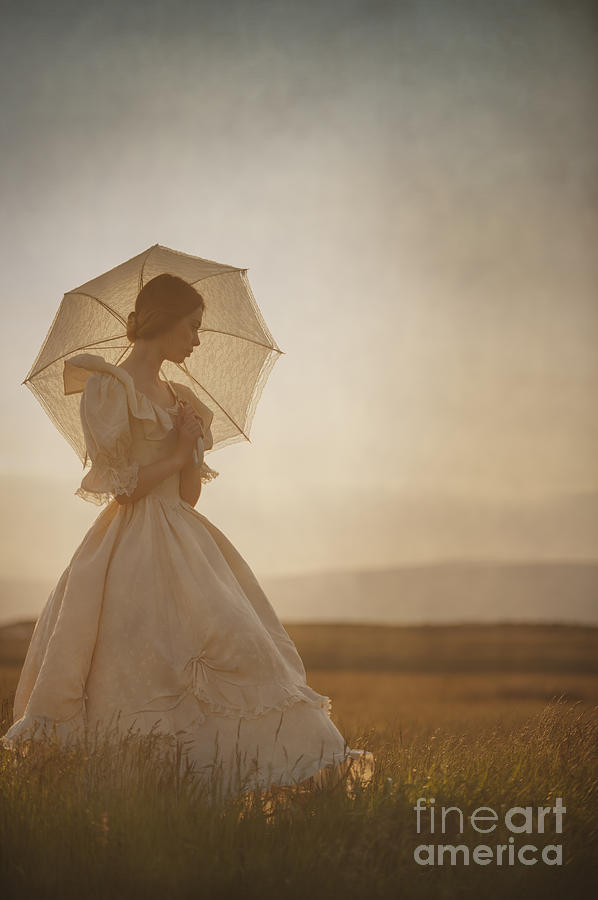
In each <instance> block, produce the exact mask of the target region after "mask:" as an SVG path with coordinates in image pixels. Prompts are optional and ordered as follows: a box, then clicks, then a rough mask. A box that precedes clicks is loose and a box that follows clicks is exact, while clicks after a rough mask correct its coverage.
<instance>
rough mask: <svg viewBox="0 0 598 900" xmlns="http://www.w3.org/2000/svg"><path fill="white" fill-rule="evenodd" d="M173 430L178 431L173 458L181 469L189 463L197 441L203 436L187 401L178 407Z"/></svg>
mask: <svg viewBox="0 0 598 900" xmlns="http://www.w3.org/2000/svg"><path fill="white" fill-rule="evenodd" d="M175 428H176V429H177V431H178V440H177V444H176V447H175V448H174V453H173V456H174V457H175V458H176V459H177V461H178V462H179V463H180V465H181V468H182V467H183V466H185V465H187V463H188V462H190V461H191V459H192V457H193V451H194V449H195V446H196V443H197V439H198V438H199V437H203V436H204V431H203V425H202V421H201V419H200V417H199V416H198V415H197V413H196V412H195V410H194V409H193V407H192V406H191V404H190V403H189V402H188V401H187V400H185V401H183V404H182V406H179V410H178V412H177V415H176V419H175Z"/></svg>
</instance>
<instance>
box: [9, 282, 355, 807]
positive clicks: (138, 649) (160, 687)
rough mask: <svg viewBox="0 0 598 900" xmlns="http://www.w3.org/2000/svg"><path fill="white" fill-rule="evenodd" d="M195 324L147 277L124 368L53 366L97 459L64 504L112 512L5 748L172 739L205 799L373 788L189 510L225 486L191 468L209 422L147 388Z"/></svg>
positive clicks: (45, 645)
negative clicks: (326, 785)
mask: <svg viewBox="0 0 598 900" xmlns="http://www.w3.org/2000/svg"><path fill="white" fill-rule="evenodd" d="M203 311H204V300H203V298H202V296H201V295H200V294H199V293H198V292H197V291H196V290H195V289H194V288H193V287H192V286H191V285H189V284H187V282H185V281H184V280H183V279H180V278H178V277H176V276H173V275H168V274H163V275H158V276H157V277H156V278H154V279H152V280H151V281H149V282H148V283H147V284H146V285H145V286H144V287H143V288H142V290H141V291H140V293H139V295H138V297H137V300H136V303H135V311H134V312H132V313H131V314H130V316H129V320H128V323H127V336H128V338H129V340H130V341H132V342H133V349H132V351H131V353H130V354H129V356H128V357H127V358H126V359H125V361H124V362H123V363H122V364H120V365H113V364H112V363H109V362H107V361H106V360H105V359H104V358H103V357H102V356H100V355H96V354H90V353H81V354H78V355H76V356H72V357H70V359H68V360H67V361H66V363H65V386H66V384H67V382H68V381H69V378H68V377H67V376H68V375H69V373H71V375H72V374H73V373H75V376H76V377H74V383H77V384H78V385H79V388H78V389H79V390H80V389H81V385H83V388H82V397H81V402H80V414H81V422H82V426H83V432H84V435H85V442H86V447H87V452H88V455H89V458H90V460H91V468H90V469H89V471H88V472H87V474H86V475H85V476H84V478H83V480H82V482H81V486H80V487H79V488H78V489H77V491H76V493H77V494H78V495H79V496H81V497H82V498H84V499H85V500H88V501H91V502H94V503H97V504H100V505H101V504H105V503H107V504H108V505H107V506H106V508H105V509H104V510H103V511H102V512H101V513H100V515H99V516H98V517H97V519H96V520H95V522H94V523H93V525H92V526H91V528H90V529H89V531H88V532H87V534H86V535H85V537H84V538H83V541H82V542H81V544H80V545H79V547H78V548H77V549H76V551H75V553H74V555H73V557H72V559H71V561H70V563H69V565H68V566H67V568H66V569H65V570H64V572H63V574H62V576H61V578H60V579H59V581H58V584H57V585H56V587H55V588H54V590H53V592H52V593H51V595H50V597H49V599H48V601H47V603H46V605H45V607H44V609H43V610H42V612H41V615H40V617H39V619H38V621H37V623H36V626H35V630H34V632H33V635H32V638H31V643H30V646H29V649H28V652H27V656H26V659H25V662H24V665H23V669H22V672H21V676H20V680H19V683H18V687H17V691H16V696H15V702H14V724H13V725H12V727H11V728H10V729H9V730H8V731H7V732H6V734H5V735H4V736H3V737H2V739H1V740H2V743H3V745H4V746H5V747H14V746H15V744H16V743H17V742H19V741H21V740H28V739H33V740H36V739H42V740H43V738H44V736H45V732H46V731H47V729H48V728H51V729H54V733H55V734H56V736H57V738H58V740H65V741H66V740H68V738H69V737H70V736H71V735H73V734H76V733H77V732H78V731H79V730H80V729H85V728H86V727H90V728H92V729H97V727H98V725H100V726H107V727H113V726H114V723H117V727H118V729H122V730H123V731H124V730H127V731H130V730H131V729H133V730H138V731H139V732H140V733H147V732H149V731H150V730H153V731H154V733H155V732H156V730H158V731H159V732H160V733H162V734H165V735H167V736H169V737H170V738H173V737H174V738H176V739H179V740H181V741H182V742H183V744H184V747H185V752H186V753H187V754H188V759H189V760H190V761H191V762H192V764H193V767H194V769H196V771H197V773H198V775H199V776H200V777H201V778H202V779H203V780H204V781H206V783H208V782H209V779H210V774H211V773H212V772H213V770H214V767H215V766H218V769H219V773H220V777H221V776H222V773H223V771H224V773H225V774H226V775H228V782H227V784H228V787H229V788H230V789H234V790H242V791H245V790H252V789H255V788H258V789H269V788H270V787H276V786H277V785H278V786H283V785H295V784H298V783H301V782H302V783H303V784H304V785H305V784H308V783H309V784H314V783H317V782H318V781H321V780H322V779H323V778H324V777H325V778H326V779H329V778H330V776H331V775H332V776H333V778H334V777H335V776H336V775H337V774H338V775H343V774H345V773H347V772H349V773H350V774H351V775H352V777H353V778H355V777H366V778H369V777H371V775H372V772H373V757H372V754H371V753H367V752H365V751H360V750H350V749H348V748H347V746H346V743H345V741H344V739H343V737H342V735H341V734H340V732H339V731H338V729H337V728H336V726H335V725H334V724H333V722H332V720H331V718H330V710H331V702H330V700H329V698H328V697H326V696H323V695H321V694H318V693H316V691H315V690H313V689H312V688H311V687H309V685H308V684H307V683H306V673H305V668H304V666H303V663H302V661H301V658H300V656H299V654H298V652H297V649H296V647H295V645H294V643H293V641H292V640H291V638H290V637H289V635H288V634H287V632H286V631H285V629H284V628H283V626H282V624H281V623H280V621H279V619H278V617H277V615H276V613H275V611H274V609H273V607H272V606H271V604H270V602H269V601H268V599H267V597H266V595H265V594H264V592H263V590H262V589H261V587H260V585H259V584H258V582H257V580H256V578H255V576H254V574H253V572H252V571H251V569H250V568H249V566H248V565H247V563H246V562H245V560H244V559H243V558H242V557H241V555H240V554H239V553H238V552H237V550H236V549H235V548H234V547H233V545H232V544H231V543H230V541H228V540H227V538H226V537H225V536H224V534H222V532H221V531H219V529H218V528H216V526H215V525H213V524H212V523H211V522H210V521H209V520H208V519H207V518H206V517H205V516H203V515H202V514H201V513H199V512H197V510H195V509H194V506H195V503H196V502H197V500H198V498H199V496H200V493H201V486H202V483H205V482H207V481H210V480H212V479H213V478H215V477H216V476H218V474H219V473H218V472H216V471H214V470H213V469H211V468H210V467H209V466H208V465H207V464H206V463H205V462H204V460H203V450H204V449H206V450H209V449H210V448H211V447H212V434H211V430H210V425H211V420H212V417H213V413H212V412H211V411H210V410H209V409H208V407H207V406H205V404H203V403H202V402H201V401H200V400H199V399H198V398H197V397H196V395H195V394H194V392H193V391H192V390H191V389H190V388H188V387H187V386H186V385H184V384H181V383H179V382H174V383H171V382H170V381H168V380H166V381H163V380H162V379H161V378H160V376H159V373H160V367H161V364H162V362H163V360H170V361H172V362H175V363H182V362H183V360H184V359H185V358H186V357H187V356H188V355H189V354H190V353H191V352H192V351H193V348H194V347H199V344H200V340H199V330H200V328H201V321H202V315H203ZM65 390H66V387H65ZM40 735H41V737H40ZM235 779H236V780H235ZM308 780H309V781H308Z"/></svg>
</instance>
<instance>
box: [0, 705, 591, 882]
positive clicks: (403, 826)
mask: <svg viewBox="0 0 598 900" xmlns="http://www.w3.org/2000/svg"><path fill="white" fill-rule="evenodd" d="M8 724H9V723H8V707H7V706H5V709H4V716H3V722H2V730H3V731H4V730H6V728H7V727H8ZM345 736H346V737H347V740H348V743H349V744H350V745H351V746H353V747H363V748H365V749H368V750H371V751H372V752H373V753H374V754H375V757H376V772H375V776H374V779H373V781H372V782H371V783H370V784H368V785H366V786H360V785H359V784H357V785H356V787H355V789H354V790H353V791H352V792H350V791H347V790H344V789H341V790H339V786H338V784H337V785H329V786H325V787H322V788H318V789H313V790H309V791H303V792H301V793H296V794H295V795H293V794H291V793H289V792H288V791H286V792H285V791H283V792H280V793H278V792H274V793H272V794H264V795H260V794H259V793H258V794H255V793H254V794H230V795H229V794H226V793H222V794H221V795H220V796H219V797H218V801H217V802H214V795H213V794H212V795H211V797H210V796H208V795H207V794H205V791H204V789H203V788H202V787H201V785H200V784H199V783H198V782H197V779H195V778H194V777H193V773H192V770H190V769H189V768H188V767H186V765H185V761H184V759H183V757H182V756H181V754H180V752H179V751H178V750H176V748H175V749H174V752H165V751H164V745H163V742H162V741H161V740H160V738H159V736H156V735H148V736H146V737H145V738H140V737H138V736H130V737H127V736H124V737H123V738H122V739H121V740H120V741H119V742H115V741H114V740H104V741H103V740H102V739H98V736H97V735H96V737H95V743H89V742H88V743H80V744H74V745H73V746H72V747H71V748H69V749H66V750H65V749H64V748H59V747H53V746H52V745H51V744H47V745H40V746H39V747H36V746H32V747H31V748H30V750H29V752H26V753H25V752H23V753H21V752H19V753H14V752H11V751H8V750H5V749H3V750H2V752H1V753H0V888H1V895H2V897H3V898H12V897H15V898H16V897H19V898H24V897H37V898H44V897H60V898H65V900H70V898H75V897H77V898H89V900H94V898H108V897H109V898H111V900H121V898H123V900H125V898H129V897H130V898H133V897H135V898H144V900H153V898H192V897H193V898H197V897H208V898H211V900H212V898H214V900H217V898H231V897H232V898H235V897H239V898H241V897H242V898H247V900H252V898H256V900H257V898H260V900H265V898H270V897H276V898H280V896H281V895H283V896H284V897H285V898H286V897H288V898H299V897H301V898H302V900H305V898H306V897H309V898H310V900H316V898H326V900H328V898H334V897H336V896H339V897H340V896H342V897H343V898H364V897H367V898H389V900H390V898H393V900H395V898H399V897H401V898H403V897H405V898H416V900H417V898H427V897H430V898H432V897H433V898H435V900H438V898H445V897H446V898H449V897H450V898H457V897H459V898H460V897H474V896H475V897H476V898H477V897H488V898H497V897H501V898H502V897H514V898H519V897H524V896H525V897H535V896H538V897H540V896H542V897H552V896H554V897H556V896H563V894H566V895H567V896H568V897H585V896H589V895H590V893H591V883H592V881H591V879H592V873H593V868H592V866H593V851H594V852H595V848H596V838H597V833H596V824H595V815H594V813H595V809H596V799H597V797H596V793H597V781H596V768H597V765H596V760H597V756H596V750H597V737H598V716H597V715H596V709H592V708H587V707H586V708H584V707H582V706H581V705H580V704H579V703H577V704H570V703H567V702H565V700H564V699H563V698H560V699H559V698H555V699H554V700H553V701H552V702H551V703H549V704H547V705H546V706H545V708H544V709H543V710H542V711H541V712H540V713H539V714H536V715H535V716H533V717H532V718H528V719H527V720H525V721H524V722H519V723H513V724H511V725H505V724H502V725H501V724H497V723H494V724H486V725H483V726H482V727H480V728H479V729H478V730H477V732H476V731H469V730H468V732H467V733H464V734H459V733H458V732H455V731H454V730H452V731H451V729H450V728H448V727H446V726H443V727H442V728H437V729H435V730H433V731H432V732H431V731H430V729H423V730H422V731H421V733H419V734H417V733H416V734H413V733H412V734H411V735H410V737H409V738H408V739H406V738H405V737H404V735H403V733H402V729H401V728H400V726H399V727H397V728H396V729H395V730H391V731H389V730H388V729H386V730H384V731H380V732H379V731H377V730H376V728H371V729H369V730H368V731H367V732H365V733H364V732H362V733H359V732H358V731H357V730H355V731H353V733H351V734H348V735H345ZM418 797H423V798H427V799H429V798H431V797H434V799H435V804H436V808H440V807H441V806H443V805H444V806H446V807H448V806H457V807H459V808H461V809H462V810H463V812H464V814H465V816H466V817H467V816H468V815H470V814H471V813H472V812H473V810H474V809H475V808H476V807H478V806H489V807H492V808H493V809H494V810H496V812H497V813H498V814H504V812H505V810H507V809H509V808H511V807H513V806H524V807H525V806H528V805H529V806H533V807H538V806H551V807H552V806H553V805H554V802H555V798H556V797H562V798H563V803H564V805H565V806H566V809H567V812H566V815H565V816H564V829H563V833H562V834H560V835H559V834H555V832H554V827H553V823H554V818H553V817H550V819H549V820H547V831H546V833H545V834H543V835H536V834H533V835H517V836H516V841H517V843H532V844H536V845H537V846H539V847H540V846H542V845H543V844H545V843H548V844H550V843H555V844H556V843H560V844H562V845H563V854H564V860H563V866H562V867H556V866H554V867H553V866H548V865H545V864H544V863H542V862H539V863H538V864H537V865H534V866H523V865H521V864H515V865H512V866H509V865H503V866H500V867H499V866H497V865H496V864H495V863H494V862H493V863H491V864H490V865H488V866H480V865H475V864H473V865H472V864H470V865H469V866H465V865H463V864H459V865H456V866H450V865H446V864H445V865H444V866H439V865H436V866H426V867H422V866H419V865H418V864H417V863H416V862H415V860H414V856H413V854H414V849H415V847H416V846H417V845H419V844H421V843H433V842H434V843H436V842H440V841H442V842H444V843H454V844H465V845H467V846H469V847H470V848H472V849H473V847H474V846H476V845H477V844H480V843H484V844H488V845H492V846H495V845H496V844H498V843H504V844H506V843H507V840H508V836H509V834H510V832H509V831H508V830H507V829H506V827H505V825H504V823H503V822H502V820H500V821H499V823H498V826H497V829H496V831H495V832H494V833H493V834H491V835H480V834H475V833H474V832H472V830H471V828H470V827H469V825H468V824H467V818H466V825H465V828H464V833H463V834H459V833H458V831H457V830H455V825H454V821H455V820H454V819H453V820H451V821H452V822H453V824H452V825H451V826H450V828H449V829H448V830H447V832H446V833H445V834H444V835H437V834H435V835H432V836H430V835H429V834H427V835H426V834H417V832H416V817H415V812H414V806H415V804H416V801H417V799H418ZM450 829H452V830H450Z"/></svg>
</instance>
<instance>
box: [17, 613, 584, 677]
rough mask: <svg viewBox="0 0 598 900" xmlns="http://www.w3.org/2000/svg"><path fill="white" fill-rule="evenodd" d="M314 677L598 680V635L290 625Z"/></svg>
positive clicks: (23, 629) (515, 627)
mask: <svg viewBox="0 0 598 900" xmlns="http://www.w3.org/2000/svg"><path fill="white" fill-rule="evenodd" d="M33 625H34V623H33V622H18V623H14V624H12V625H5V626H3V627H0V665H2V664H4V665H20V664H21V663H22V662H23V659H24V658H25V653H26V652H27V647H28V645H29V641H30V639H31V633H32V631H33ZM286 628H287V631H288V632H289V635H290V636H291V638H292V640H293V641H294V642H295V644H296V645H297V648H298V650H299V653H300V655H301V658H302V660H303V663H304V665H305V667H306V669H307V670H310V669H329V670H332V669H344V670H347V669H349V670H352V671H387V672H391V671H392V672H412V673H418V672H419V673H423V672H436V673H438V672H446V673H449V672H453V673H456V672H461V673H474V672H519V673H532V672H533V673H544V674H547V673H551V674H553V675H555V674H565V673H567V674H569V675H572V674H575V675H592V676H595V675H597V674H598V628H595V627H591V626H577V625H526V624H523V623H521V624H512V625H420V626H418V625H356V624H354V625H351V624H343V623H338V622H337V623H331V624H326V623H317V624H313V623H312V624H294V625H292V624H287V625H286Z"/></svg>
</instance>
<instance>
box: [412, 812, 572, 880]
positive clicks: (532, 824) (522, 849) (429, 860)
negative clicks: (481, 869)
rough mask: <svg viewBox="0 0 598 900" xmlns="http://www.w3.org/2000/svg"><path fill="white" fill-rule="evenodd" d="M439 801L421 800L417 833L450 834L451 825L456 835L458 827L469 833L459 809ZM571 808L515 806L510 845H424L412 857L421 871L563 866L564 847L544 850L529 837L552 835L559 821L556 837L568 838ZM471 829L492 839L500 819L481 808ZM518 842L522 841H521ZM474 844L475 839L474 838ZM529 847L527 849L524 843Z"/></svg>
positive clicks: (507, 819) (507, 821) (508, 818)
mask: <svg viewBox="0 0 598 900" xmlns="http://www.w3.org/2000/svg"><path fill="white" fill-rule="evenodd" d="M434 804H435V800H434V797H430V798H429V799H428V800H427V801H426V798H425V797H418V799H417V804H416V806H414V807H413V809H414V811H415V815H416V817H417V833H418V834H422V829H423V834H425V835H426V836H430V837H431V836H434V839H435V840H438V837H437V836H438V835H444V834H446V829H447V824H448V826H449V828H450V830H451V831H453V829H454V827H455V824H456V823H458V826H459V834H463V833H464V822H465V816H464V815H463V810H461V809H460V808H459V807H458V806H442V807H440V808H437V807H435V805H434ZM566 812H567V808H566V807H565V806H563V803H562V799H561V797H557V798H556V801H555V806H553V807H551V806H538V807H536V809H535V810H534V807H532V806H512V807H511V808H510V809H508V810H507V811H506V812H505V813H504V820H503V821H504V825H505V827H506V828H507V829H508V831H509V832H511V834H510V836H509V837H508V839H507V843H506V844H498V843H497V844H494V846H490V844H477V845H476V846H475V847H473V848H470V847H468V846H467V845H466V844H440V843H426V844H419V845H418V846H417V847H416V848H415V850H414V851H413V858H414V859H415V861H416V863H418V865H420V866H435V865H440V866H442V865H446V864H447V862H448V864H449V865H451V866H456V865H466V866H468V865H469V864H470V862H474V863H475V864H476V865H478V866H487V865H489V864H490V863H492V862H494V863H495V864H496V865H497V866H514V865H515V864H516V863H520V864H521V865H523V866H535V865H536V863H538V862H540V861H541V862H543V863H545V864H546V865H548V866H562V864H563V845H562V844H545V845H543V846H542V847H541V848H539V847H537V846H536V844H534V843H531V841H530V838H529V837H524V835H525V836H527V835H534V834H540V835H542V834H545V833H546V831H547V830H548V831H550V828H551V825H552V823H553V819H552V817H553V816H554V830H555V832H556V834H562V833H563V814H564V813H566ZM467 818H468V820H469V822H470V824H471V828H472V829H473V831H474V832H476V833H477V834H490V833H492V832H493V831H494V830H495V828H496V827H497V823H498V822H499V819H500V818H501V817H500V816H499V815H498V813H497V812H496V811H495V810H493V809H492V807H490V806H478V807H477V809H474V810H473V812H472V813H471V814H470V815H469V816H468V817H467ZM515 836H517V838H518V839H517V840H516V837H515ZM471 837H473V838H474V839H476V838H475V835H471ZM526 840H527V841H530V842H529V843H524V841H526Z"/></svg>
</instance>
